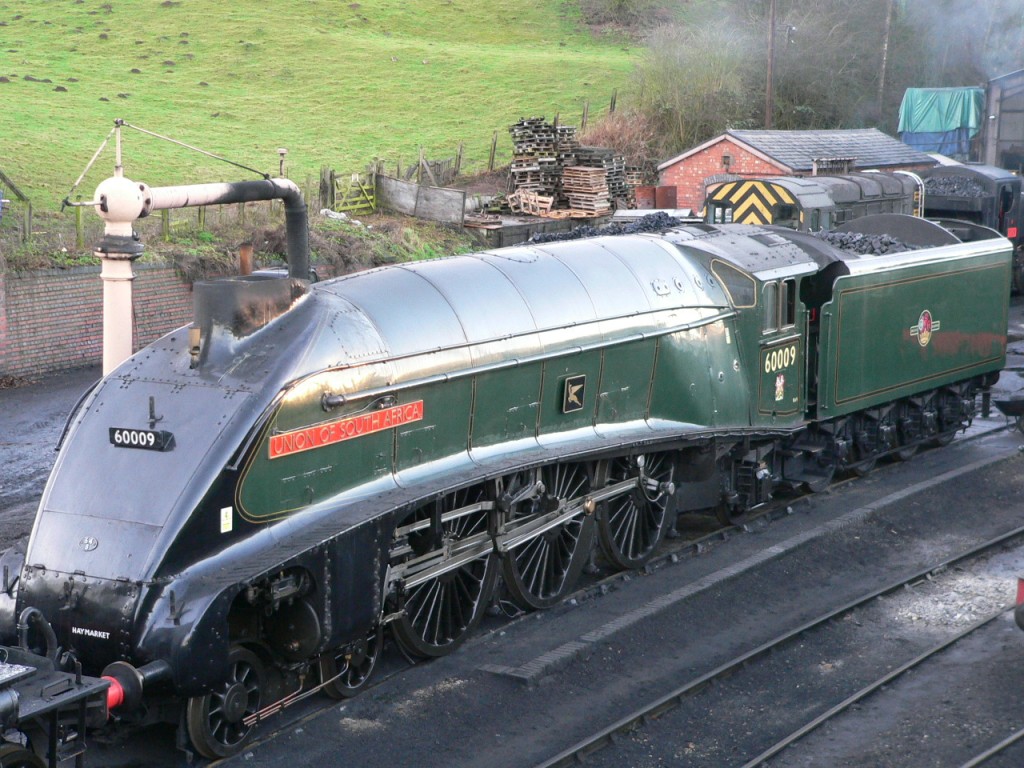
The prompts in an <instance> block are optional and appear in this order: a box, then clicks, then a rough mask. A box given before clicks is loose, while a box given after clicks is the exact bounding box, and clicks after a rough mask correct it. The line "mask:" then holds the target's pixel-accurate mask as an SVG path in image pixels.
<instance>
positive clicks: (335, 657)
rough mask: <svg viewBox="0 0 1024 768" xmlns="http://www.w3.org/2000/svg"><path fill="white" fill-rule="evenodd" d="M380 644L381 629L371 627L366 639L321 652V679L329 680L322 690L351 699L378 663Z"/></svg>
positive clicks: (363, 686)
mask: <svg viewBox="0 0 1024 768" xmlns="http://www.w3.org/2000/svg"><path fill="white" fill-rule="evenodd" d="M383 645H384V630H383V629H382V628H381V627H374V628H373V629H371V630H370V632H369V634H368V635H367V636H366V639H365V640H362V641H360V642H359V643H357V644H356V647H355V649H353V650H350V651H349V652H348V653H339V654H333V653H326V654H324V655H323V656H321V657H320V679H321V680H330V681H331V682H329V683H327V685H325V686H324V688H323V690H324V693H326V694H327V695H328V696H330V697H331V698H332V699H350V698H352V697H353V696H355V695H356V694H357V693H359V692H360V691H361V690H363V688H365V687H366V681H367V680H369V679H370V675H371V674H373V670H374V668H375V667H376V666H377V659H378V658H379V657H380V650H381V647H382V646H383Z"/></svg>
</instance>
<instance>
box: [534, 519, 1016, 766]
mask: <svg viewBox="0 0 1024 768" xmlns="http://www.w3.org/2000/svg"><path fill="white" fill-rule="evenodd" d="M1017 541H1020V542H1024V526H1021V527H1018V528H1015V529H1013V530H1012V531H1009V532H1007V533H1005V534H1001V535H999V536H996V537H994V538H992V539H989V540H988V541H985V542H983V543H982V544H980V545H978V546H975V547H972V548H971V549H970V550H968V551H965V552H963V553H961V554H959V555H957V556H955V557H951V558H946V559H944V560H942V561H940V562H936V563H934V564H932V565H929V566H928V567H926V568H924V569H921V570H919V571H917V572H915V573H913V574H911V575H910V576H908V577H906V578H903V579H900V580H899V581H896V582H894V583H891V584H887V585H885V586H883V587H881V588H879V589H874V590H871V591H869V592H867V593H865V594H864V595H862V596H861V597H858V598H856V599H855V600H852V601H850V602H848V603H845V604H844V605H841V606H839V607H837V608H835V609H833V610H830V611H828V612H826V613H823V614H821V615H820V616H817V617H815V618H814V619H812V620H810V621H808V622H806V623H805V624H803V625H801V626H799V627H796V628H794V629H792V630H790V631H787V632H785V633H783V634H781V635H779V636H777V637H775V638H773V639H772V640H770V641H768V642H766V643H764V644H762V645H760V646H758V647H757V648H754V649H752V650H750V651H747V652H746V653H743V654H741V655H739V656H736V657H735V658H733V659H731V660H729V661H727V662H726V663H724V664H722V665H720V666H719V667H717V668H715V669H713V670H711V671H710V672H707V673H706V674H703V675H700V676H698V677H695V678H693V679H692V680H688V681H687V682H685V683H683V684H682V685H680V686H679V687H677V688H676V689H675V690H673V691H671V692H670V693H668V694H667V695H662V696H659V697H658V698H657V699H655V700H653V701H650V702H648V703H646V704H644V705H642V706H640V707H638V708H637V709H636V710H634V711H633V712H631V713H630V714H628V715H626V716H625V717H623V718H621V719H620V720H618V721H617V722H614V723H612V724H610V725H606V726H604V727H602V728H600V729H598V730H595V732H594V733H593V734H591V735H590V736H588V737H587V738H585V739H583V740H582V741H580V742H578V743H576V744H574V745H573V746H571V747H570V748H568V749H566V750H565V751H563V752H561V753H560V754H558V755H556V756H554V757H552V758H551V759H549V760H545V761H544V762H542V763H540V764H538V766H537V768H562V767H563V766H570V765H576V764H578V763H580V762H583V761H584V759H585V758H587V757H588V756H589V755H591V754H592V753H594V752H595V751H597V750H599V749H601V748H603V747H604V746H607V745H608V744H611V743H613V742H614V741H615V739H616V737H617V736H619V735H622V734H625V733H628V732H630V731H632V730H634V729H636V728H637V727H638V726H642V725H643V724H644V723H645V722H646V721H648V720H649V719H653V718H657V717H659V716H661V715H663V714H664V713H665V712H667V711H668V710H670V709H671V708H673V707H675V706H677V705H678V704H679V703H680V702H682V701H683V700H685V699H687V698H689V697H692V696H694V695H696V694H699V693H700V692H701V691H703V690H704V689H705V688H707V687H708V686H709V685H711V684H713V683H715V682H717V681H721V680H723V679H725V678H727V677H729V676H730V675H732V674H733V673H735V672H736V671H737V670H739V669H741V668H742V667H744V666H746V665H748V664H750V663H751V662H754V661H757V660H758V659H761V658H763V657H765V656H767V655H769V654H770V653H772V652H774V651H777V650H779V649H781V648H784V647H786V646H788V645H791V644H793V643H795V642H798V641H799V640H801V639H802V638H804V637H806V636H807V635H808V634H809V633H810V632H812V631H814V630H816V629H818V628H820V627H823V626H825V625H826V624H828V623H829V622H832V621H834V620H835V619H837V618H840V617H842V616H843V615H845V614H849V613H850V612H852V611H854V610H855V609H858V608H863V607H865V606H867V605H869V604H870V603H872V602H875V601H877V600H878V598H879V597H884V596H886V595H891V594H893V593H894V592H897V591H898V590H901V589H904V588H905V587H908V586H911V585H913V584H915V583H918V582H920V581H922V580H925V579H929V578H931V577H932V576H934V575H935V574H937V573H940V572H942V571H945V570H947V569H949V568H951V567H953V566H955V565H958V564H961V563H965V562H967V561H969V560H972V559H976V558H978V557H979V556H980V555H982V554H984V553H988V552H991V551H993V550H994V549H996V548H997V547H1001V546H1003V545H1005V544H1007V543H1010V542H1017ZM1007 610H1009V607H1006V608H1003V609H1001V610H1000V611H999V612H997V613H995V614H993V615H991V616H987V617H986V618H985V619H983V620H982V621H980V622H977V623H975V624H973V625H971V626H970V627H968V628H967V629H965V630H964V631H962V632H959V633H957V634H956V635H955V636H954V637H952V638H949V639H947V640H945V641H943V642H942V643H939V644H937V645H935V646H933V647H932V648H929V649H928V650H927V651H925V652H924V653H922V654H919V655H918V656H916V657H915V658H914V659H912V660H911V661H909V662H907V663H905V664H903V665H901V666H900V667H898V668H897V669H895V670H892V671H890V672H887V673H886V674H885V675H883V676H881V677H879V678H877V679H876V680H875V681H873V682H872V683H870V684H869V685H867V686H865V687H863V688H862V689H861V690H859V691H857V692H856V693H855V694H853V695H851V696H849V697H847V698H846V699H844V700H843V701H841V702H840V703H839V704H837V705H835V706H834V707H832V708H830V709H829V710H828V711H826V712H824V713H823V714H821V715H820V716H818V717H815V718H814V719H813V720H811V721H810V722H808V723H806V724H805V725H803V726H802V727H801V728H799V729H797V730H795V731H794V732H793V733H791V734H790V735H789V736H787V737H785V738H784V739H781V740H780V741H778V742H776V743H775V744H773V745H772V746H771V747H769V748H768V749H766V750H764V751H763V752H761V753H760V754H759V755H758V756H757V757H755V758H754V759H752V760H749V761H747V762H746V763H744V765H743V768H755V767H756V766H761V765H764V764H765V763H766V761H767V760H769V759H770V758H772V757H774V756H775V755H777V754H779V753H780V752H782V751H783V750H784V749H786V748H787V747H789V746H790V745H791V744H793V743H795V742H796V741H797V740H799V739H800V738H802V737H803V736H804V735H806V734H807V733H809V732H811V731H812V730H814V729H816V728H818V727H820V726H821V725H823V724H824V723H825V722H827V721H828V720H830V719H831V718H833V717H835V716H836V715H837V714H839V713H841V712H843V711H844V710H846V709H847V708H848V707H850V706H852V705H853V704H855V703H857V702H859V701H861V700H862V699H864V698H865V697H867V696H868V695H870V694H871V693H873V692H875V691H877V690H878V689H879V688H881V687H882V686H884V685H887V684H888V683H890V682H892V681H893V680H894V679H896V678H897V677H898V676H900V675H902V674H904V673H905V672H907V671H908V670H910V669H914V668H915V667H918V666H919V665H921V664H923V663H924V662H925V661H927V660H928V659H930V658H932V657H933V656H935V655H936V654H938V653H940V652H942V651H943V650H945V649H947V648H948V647H949V646H951V645H952V644H954V643H956V642H958V641H959V640H962V639H963V638H965V637H967V636H969V635H970V634H971V633H973V632H975V631H977V630H978V629H979V628H981V627H983V626H985V625H987V624H988V623H990V622H991V621H993V620H995V619H996V618H998V617H999V616H1001V615H1002V614H1003V613H1005V611H1007Z"/></svg>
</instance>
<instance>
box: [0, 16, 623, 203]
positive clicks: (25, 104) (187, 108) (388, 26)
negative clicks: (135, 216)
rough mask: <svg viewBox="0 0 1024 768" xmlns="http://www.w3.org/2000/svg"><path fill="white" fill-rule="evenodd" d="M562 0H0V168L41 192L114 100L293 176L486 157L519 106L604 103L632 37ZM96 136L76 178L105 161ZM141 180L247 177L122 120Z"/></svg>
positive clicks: (567, 116)
mask: <svg viewBox="0 0 1024 768" xmlns="http://www.w3.org/2000/svg"><path fill="white" fill-rule="evenodd" d="M575 8H576V4H575V3H574V2H570V1H569V0H566V1H563V0H533V2H522V0H486V1H485V2H481V1H480V0H360V2H336V1H333V0H289V1H288V2H283V1H282V0H260V1H259V2H256V1H252V2H225V1H224V0H110V2H101V1H100V0H0V105H2V110H0V170H3V171H4V172H5V173H7V174H8V175H9V176H11V177H12V178H13V180H14V181H15V182H16V183H17V184H18V185H19V186H20V187H21V189H22V191H24V192H26V193H27V194H28V195H29V196H30V197H31V198H32V200H33V204H34V205H35V207H36V209H37V210H39V211H46V210H54V209H56V208H58V207H59V204H60V200H61V199H62V198H63V197H64V196H65V195H66V194H67V192H68V190H69V189H70V187H71V185H72V184H73V183H74V181H75V179H76V178H77V177H78V175H79V174H80V173H81V171H82V169H83V168H84V167H85V165H86V163H87V162H88V161H89V159H90V157H91V156H92V154H93V152H95V150H96V149H97V147H99V145H100V142H101V141H102V140H103V138H104V137H105V136H106V135H107V133H108V132H109V131H110V129H111V127H112V125H113V121H114V119H115V118H124V119H125V120H126V121H127V122H129V123H131V124H134V125H137V126H140V127H142V128H146V129H148V130H151V131H155V132H157V133H161V134H164V135H168V136H171V137H173V138H175V139H178V140H181V141H184V142H186V143H189V144H193V145H196V146H199V147H201V148H203V149H205V150H208V151H210V152H213V153H216V154H220V155H223V156H225V157H228V158H230V159H232V160H235V161H237V162H240V163H243V164H245V165H249V166H252V167H254V168H257V169H260V170H264V171H268V172H273V173H275V174H276V172H277V168H278V154H277V148H278V147H286V148H287V149H288V156H287V158H286V173H287V175H289V176H290V177H291V178H293V179H296V180H298V181H300V182H301V181H302V180H303V179H305V178H306V177H307V176H309V175H313V176H315V175H317V174H318V172H319V168H320V166H322V165H328V166H330V167H333V168H335V169H337V170H339V171H343V172H355V171H358V170H361V169H362V168H363V167H364V166H365V165H366V164H367V163H368V162H369V161H371V160H372V159H373V158H377V157H379V158H382V159H385V160H387V161H388V163H389V165H391V166H393V164H394V162H395V161H396V160H401V161H402V162H403V164H407V163H408V162H410V161H413V160H415V158H416V156H417V155H418V151H419V147H420V146H422V147H423V148H424V150H425V152H426V154H427V156H428V157H435V158H436V157H446V156H450V155H452V154H453V153H454V151H455V148H456V146H457V145H458V143H459V142H460V141H462V142H464V143H465V159H464V166H463V167H464V168H469V169H473V168H480V167H483V166H484V165H485V164H486V162H487V155H488V152H489V148H490V141H491V135H492V133H493V132H494V131H498V135H499V149H498V152H499V161H500V162H501V163H502V164H504V163H506V162H507V161H508V159H509V157H510V152H511V144H510V142H509V137H508V132H507V127H508V125H509V124H511V123H512V122H514V121H516V120H518V119H519V118H520V117H525V116H532V115H544V116H546V117H548V118H549V119H550V118H551V117H552V116H553V115H554V114H555V113H556V112H558V113H561V115H562V120H563V122H565V123H567V124H578V122H579V118H580V114H581V111H582V107H583V104H584V102H585V101H586V100H588V99H589V100H590V103H591V115H594V114H595V113H597V112H598V111H599V110H603V109H604V108H605V107H606V106H607V104H608V101H609V98H610V96H611V94H612V91H613V90H615V89H616V88H621V87H622V86H623V85H624V83H625V81H626V78H627V75H628V72H629V70H630V69H631V67H632V65H633V61H634V57H635V52H634V51H633V50H632V49H630V48H629V47H628V46H627V45H626V44H624V43H623V42H622V41H621V40H611V39H600V38H597V37H595V36H594V35H593V34H591V33H590V32H589V31H588V30H586V29H585V28H583V27H582V25H580V24H579V23H578V18H577V14H576V10H575ZM113 162H114V155H113V149H112V146H111V147H109V148H108V149H107V151H106V152H105V154H104V155H102V156H101V158H100V159H99V160H98V161H97V163H96V165H95V167H94V169H93V171H92V172H91V173H90V174H89V176H87V177H86V180H85V181H84V182H83V183H82V185H81V187H80V188H79V195H80V196H81V197H82V198H84V199H89V198H91V196H92V192H93V190H94V189H95V186H96V184H97V183H98V182H99V181H101V180H102V179H103V178H105V177H106V176H109V175H110V174H111V170H112V168H113ZM124 166H125V173H126V175H127V176H129V177H130V178H132V179H135V180H138V181H144V182H146V183H148V184H150V185H153V186H160V185H166V184H181V183H193V182H199V181H211V180H236V179H244V178H251V176H249V175H247V174H246V173H245V172H243V171H241V170H239V169H234V168H231V167H229V166H226V165H224V164H221V163H217V162H215V161H213V160H211V159H209V158H206V157H203V156H201V155H198V154H196V153H193V152H189V151H187V150H185V149H182V148H180V147H176V146H173V145H171V144H168V143H166V142H161V141H158V140H156V139H153V138H150V137H147V136H144V135H142V134H139V133H137V132H134V131H125V132H124Z"/></svg>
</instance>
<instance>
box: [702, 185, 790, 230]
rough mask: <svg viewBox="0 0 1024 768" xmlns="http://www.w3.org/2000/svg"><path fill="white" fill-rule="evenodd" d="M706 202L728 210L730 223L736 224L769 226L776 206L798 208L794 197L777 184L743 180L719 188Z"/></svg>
mask: <svg viewBox="0 0 1024 768" xmlns="http://www.w3.org/2000/svg"><path fill="white" fill-rule="evenodd" d="M707 202H708V204H711V203H716V204H717V205H719V206H725V207H728V208H731V209H732V220H733V221H734V222H735V223H737V224H771V223H772V222H773V221H774V216H773V215H772V210H773V208H774V207H775V206H776V205H778V204H779V203H782V204H785V205H797V202H796V199H795V198H794V197H793V195H791V194H790V193H789V192H788V191H787V190H786V189H784V188H782V187H780V186H778V185H777V184H772V183H771V182H768V181H747V180H743V179H741V180H739V181H727V182H725V183H724V184H722V185H720V186H719V187H717V188H716V189H715V190H714V192H712V193H711V195H710V196H709V197H708V200H707ZM801 213H802V212H801Z"/></svg>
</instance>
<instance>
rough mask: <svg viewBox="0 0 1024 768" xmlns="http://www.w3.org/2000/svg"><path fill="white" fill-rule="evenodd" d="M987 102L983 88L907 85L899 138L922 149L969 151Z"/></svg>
mask: <svg viewBox="0 0 1024 768" xmlns="http://www.w3.org/2000/svg"><path fill="white" fill-rule="evenodd" d="M984 106H985V92H984V90H982V89H981V88H908V89H907V92H906V93H905V94H903V103H902V104H901V105H900V124H899V129H898V130H899V134H900V139H901V140H902V141H903V143H904V144H907V145H909V146H911V147H914V148H915V149H918V150H920V151H922V152H941V153H942V154H944V155H967V154H968V153H969V152H970V148H971V139H972V138H973V137H974V136H976V135H977V133H978V130H979V129H980V127H981V118H982V110H983V109H984Z"/></svg>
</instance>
